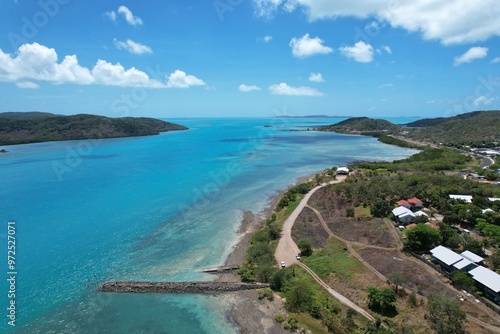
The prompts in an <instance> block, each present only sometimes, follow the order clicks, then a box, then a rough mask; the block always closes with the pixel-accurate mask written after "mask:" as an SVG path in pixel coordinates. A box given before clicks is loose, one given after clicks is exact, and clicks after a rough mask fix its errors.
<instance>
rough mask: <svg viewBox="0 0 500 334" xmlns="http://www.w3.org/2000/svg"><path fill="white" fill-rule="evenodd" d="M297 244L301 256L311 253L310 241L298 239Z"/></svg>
mask: <svg viewBox="0 0 500 334" xmlns="http://www.w3.org/2000/svg"><path fill="white" fill-rule="evenodd" d="M297 246H298V247H299V249H300V254H301V255H302V256H309V255H311V254H312V243H311V242H310V241H309V240H308V239H305V238H302V239H300V240H299V244H298V245H297Z"/></svg>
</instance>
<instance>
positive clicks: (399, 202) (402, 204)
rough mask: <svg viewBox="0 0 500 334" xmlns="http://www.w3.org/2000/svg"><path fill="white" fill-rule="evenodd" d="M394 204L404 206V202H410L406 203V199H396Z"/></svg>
mask: <svg viewBox="0 0 500 334" xmlns="http://www.w3.org/2000/svg"><path fill="white" fill-rule="evenodd" d="M396 204H397V205H399V206H404V205H405V204H406V205H410V203H408V201H406V200H404V199H402V200H399V201H397V202H396Z"/></svg>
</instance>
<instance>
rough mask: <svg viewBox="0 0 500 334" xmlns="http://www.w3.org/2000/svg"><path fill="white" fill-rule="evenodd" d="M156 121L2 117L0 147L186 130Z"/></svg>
mask: <svg viewBox="0 0 500 334" xmlns="http://www.w3.org/2000/svg"><path fill="white" fill-rule="evenodd" d="M186 129H187V128H186V127H185V126H182V125H178V124H173V123H169V122H165V121H162V120H159V119H154V118H145V117H140V118H133V117H123V118H108V117H103V116H96V115H87V114H80V115H73V116H62V115H54V114H49V113H0V145H13V144H26V143H35V142H44V141H57V140H77V139H101V138H117V137H131V136H149V135H156V134H159V133H160V132H165V131H173V130H186Z"/></svg>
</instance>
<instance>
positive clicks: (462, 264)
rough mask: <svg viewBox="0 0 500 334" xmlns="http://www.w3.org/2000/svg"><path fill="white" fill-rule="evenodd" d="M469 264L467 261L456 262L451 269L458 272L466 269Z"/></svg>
mask: <svg viewBox="0 0 500 334" xmlns="http://www.w3.org/2000/svg"><path fill="white" fill-rule="evenodd" d="M470 264H472V262H471V261H469V260H467V259H462V260H461V261H458V262H457V263H455V264H454V265H453V267H454V268H457V269H458V270H460V269H464V268H465V267H467V266H468V265H470Z"/></svg>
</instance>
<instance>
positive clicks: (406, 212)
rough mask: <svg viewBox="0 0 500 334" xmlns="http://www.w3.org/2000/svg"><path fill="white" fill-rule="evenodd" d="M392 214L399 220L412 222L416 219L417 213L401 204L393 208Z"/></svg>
mask: <svg viewBox="0 0 500 334" xmlns="http://www.w3.org/2000/svg"><path fill="white" fill-rule="evenodd" d="M392 214H393V215H394V217H396V220H397V221H398V222H403V223H411V222H412V221H414V220H415V214H414V213H413V212H411V210H410V209H408V208H405V207H404V206H399V207H397V208H395V209H393V210H392Z"/></svg>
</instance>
